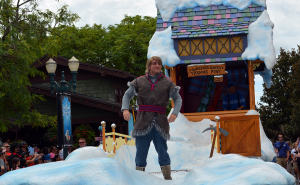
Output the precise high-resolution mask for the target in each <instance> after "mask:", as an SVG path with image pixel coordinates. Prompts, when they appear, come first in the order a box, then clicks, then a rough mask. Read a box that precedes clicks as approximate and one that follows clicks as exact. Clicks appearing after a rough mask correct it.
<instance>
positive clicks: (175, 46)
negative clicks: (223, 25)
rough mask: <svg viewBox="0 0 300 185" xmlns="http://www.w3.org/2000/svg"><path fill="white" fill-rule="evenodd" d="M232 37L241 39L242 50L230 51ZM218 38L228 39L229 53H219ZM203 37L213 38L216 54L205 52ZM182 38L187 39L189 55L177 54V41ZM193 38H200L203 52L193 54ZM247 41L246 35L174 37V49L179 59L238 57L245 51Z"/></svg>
mask: <svg viewBox="0 0 300 185" xmlns="http://www.w3.org/2000/svg"><path fill="white" fill-rule="evenodd" d="M233 37H241V39H242V41H243V51H242V52H239V53H232V52H233V51H231V41H232V38H233ZM220 38H228V39H229V40H228V41H229V50H230V51H229V53H224V54H219V53H218V52H219V49H218V44H219V41H218V39H220ZM205 39H215V41H214V42H216V53H217V54H210V55H206V52H205V48H204V42H205ZM183 40H187V41H189V45H190V46H189V48H190V52H189V56H180V55H179V51H178V42H179V41H183ZM193 40H202V41H201V42H202V43H203V49H202V51H203V54H202V55H193V52H192V47H191V42H192V41H193ZM247 45H248V42H247V35H228V36H225V35H222V36H215V37H192V38H179V39H174V49H175V51H176V53H177V55H178V56H179V58H180V59H181V60H197V59H206V58H230V57H240V56H241V55H242V53H243V52H244V51H245V49H246V48H247Z"/></svg>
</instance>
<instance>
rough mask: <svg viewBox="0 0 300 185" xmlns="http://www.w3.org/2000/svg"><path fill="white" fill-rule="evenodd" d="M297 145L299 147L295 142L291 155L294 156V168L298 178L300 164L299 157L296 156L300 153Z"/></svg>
mask: <svg viewBox="0 0 300 185" xmlns="http://www.w3.org/2000/svg"><path fill="white" fill-rule="evenodd" d="M297 147H298V143H297V142H295V143H294V144H293V150H292V151H291V156H292V158H293V170H294V174H295V177H296V180H297V179H298V164H297V158H296V154H298V151H297Z"/></svg>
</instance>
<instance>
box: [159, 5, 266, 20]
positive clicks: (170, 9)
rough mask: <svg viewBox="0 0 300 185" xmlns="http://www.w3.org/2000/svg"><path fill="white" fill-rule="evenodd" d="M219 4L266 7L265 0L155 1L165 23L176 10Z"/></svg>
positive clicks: (241, 8)
mask: <svg viewBox="0 0 300 185" xmlns="http://www.w3.org/2000/svg"><path fill="white" fill-rule="evenodd" d="M221 4H223V5H224V6H231V7H235V8H237V9H240V10H244V9H245V8H248V7H249V6H250V5H251V4H257V5H260V6H263V7H266V0H156V7H157V8H158V9H159V11H160V13H161V16H162V19H163V20H164V21H165V22H167V21H169V20H170V19H171V18H172V17H173V15H174V14H175V12H176V11H177V10H182V9H187V8H194V7H196V6H201V7H207V6H209V5H218V6H219V5H221Z"/></svg>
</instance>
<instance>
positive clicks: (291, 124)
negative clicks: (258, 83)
mask: <svg viewBox="0 0 300 185" xmlns="http://www.w3.org/2000/svg"><path fill="white" fill-rule="evenodd" d="M272 71H273V77H272V86H271V87H270V88H269V89H268V88H266V86H265V85H264V94H263V96H262V97H261V99H260V100H261V103H260V104H259V105H260V108H259V113H260V118H261V121H262V124H263V127H264V129H265V132H266V134H267V136H268V137H269V138H271V139H272V140H273V141H275V140H276V139H277V135H278V134H279V133H283V134H284V135H285V139H286V140H292V141H295V140H296V138H297V137H299V136H300V134H299V133H300V124H299V117H300V115H299V113H300V98H299V93H300V83H299V79H300V46H298V50H297V51H296V50H295V49H292V51H291V52H290V51H285V50H283V49H281V50H280V55H279V56H278V58H277V64H276V65H275V66H274V68H273V69H272Z"/></svg>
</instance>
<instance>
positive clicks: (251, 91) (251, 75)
mask: <svg viewBox="0 0 300 185" xmlns="http://www.w3.org/2000/svg"><path fill="white" fill-rule="evenodd" d="M248 77H249V100H250V101H249V104H250V109H251V110H255V91H254V72H253V62H252V61H248Z"/></svg>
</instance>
